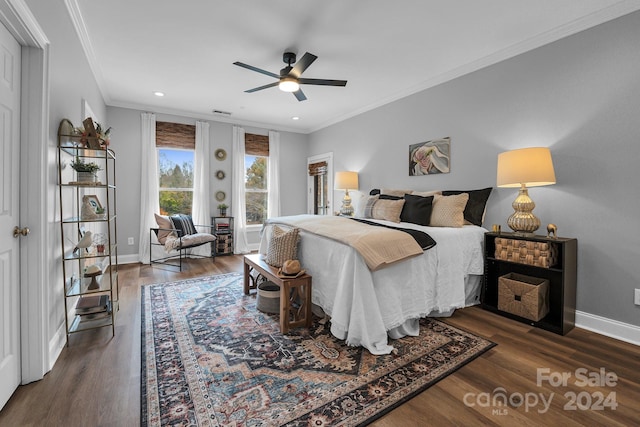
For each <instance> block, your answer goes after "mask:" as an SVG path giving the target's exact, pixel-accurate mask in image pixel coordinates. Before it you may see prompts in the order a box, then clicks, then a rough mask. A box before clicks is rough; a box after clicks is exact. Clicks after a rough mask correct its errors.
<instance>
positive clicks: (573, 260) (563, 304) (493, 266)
mask: <svg viewBox="0 0 640 427" xmlns="http://www.w3.org/2000/svg"><path fill="white" fill-rule="evenodd" d="M496 238H502V239H513V240H515V241H516V242H537V243H546V244H548V245H553V251H554V253H555V264H553V265H551V266H550V267H544V266H536V265H529V264H525V263H521V262H515V261H513V260H508V259H501V257H500V255H499V254H496ZM484 251H485V269H484V285H483V287H482V295H481V301H482V307H483V308H484V309H486V310H490V311H493V312H495V313H498V314H500V315H502V316H505V317H509V318H511V319H515V320H518V321H520V322H524V323H528V324H530V325H533V326H536V327H538V328H541V329H546V330H548V331H551V332H555V333H557V334H561V335H564V334H566V333H567V332H569V331H570V330H571V329H573V327H574V325H575V318H576V281H577V251H578V241H577V240H576V239H570V238H563V237H559V238H557V239H552V238H547V237H544V236H521V235H517V234H515V233H504V232H502V233H493V232H492V233H486V234H485V243H484ZM509 273H517V274H523V275H525V276H531V277H536V278H540V279H546V280H548V281H549V297H548V304H549V313H548V314H547V315H546V316H545V317H544V318H542V319H540V320H539V321H532V320H529V319H525V318H523V317H520V316H517V315H514V314H512V313H508V312H506V311H502V310H499V309H498V279H499V278H500V276H504V275H506V274H509Z"/></svg>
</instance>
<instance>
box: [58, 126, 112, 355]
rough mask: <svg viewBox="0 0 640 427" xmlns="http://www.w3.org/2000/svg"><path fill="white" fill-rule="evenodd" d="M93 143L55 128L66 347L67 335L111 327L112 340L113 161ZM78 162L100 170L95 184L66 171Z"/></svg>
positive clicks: (104, 149) (64, 128)
mask: <svg viewBox="0 0 640 427" xmlns="http://www.w3.org/2000/svg"><path fill="white" fill-rule="evenodd" d="M92 142H93V143H94V144H87V137H86V136H85V135H82V134H80V133H78V132H76V131H75V128H74V127H73V125H72V124H71V122H70V121H69V120H67V119H63V120H62V121H61V122H60V127H59V128H58V188H59V200H58V202H59V207H60V216H59V221H60V241H61V249H62V252H61V260H62V274H63V283H64V308H65V327H66V335H67V345H69V338H70V336H71V335H72V334H75V333H77V332H84V331H88V330H95V329H98V328H106V327H110V328H111V333H112V336H115V320H116V312H117V311H118V300H119V290H120V287H119V282H118V243H117V221H116V218H117V216H116V174H115V162H116V155H115V152H114V151H113V150H111V149H109V148H107V147H101V148H96V145H98V146H99V143H98V141H97V140H95V141H92ZM86 145H93V146H92V147H91V148H89V147H87V146H86ZM77 161H82V162H87V163H96V164H97V165H98V166H99V168H100V170H99V171H98V172H97V173H96V178H95V181H85V180H84V178H82V177H81V176H80V173H78V172H76V171H75V170H74V169H73V168H72V167H71V164H72V163H73V162H77ZM78 246H82V247H78Z"/></svg>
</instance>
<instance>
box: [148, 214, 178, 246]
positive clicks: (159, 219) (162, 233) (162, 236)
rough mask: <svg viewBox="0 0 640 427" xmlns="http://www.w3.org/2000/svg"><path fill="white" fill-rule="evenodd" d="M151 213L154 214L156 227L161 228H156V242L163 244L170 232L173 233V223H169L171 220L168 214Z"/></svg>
mask: <svg viewBox="0 0 640 427" xmlns="http://www.w3.org/2000/svg"><path fill="white" fill-rule="evenodd" d="M153 215H155V217H156V223H157V224H158V228H160V229H161V230H158V242H160V243H161V244H163V245H164V242H166V241H167V237H168V236H169V235H170V234H175V233H174V232H173V231H171V230H172V229H173V224H172V223H171V220H170V219H169V217H168V216H164V215H158V214H156V213H154V214H153Z"/></svg>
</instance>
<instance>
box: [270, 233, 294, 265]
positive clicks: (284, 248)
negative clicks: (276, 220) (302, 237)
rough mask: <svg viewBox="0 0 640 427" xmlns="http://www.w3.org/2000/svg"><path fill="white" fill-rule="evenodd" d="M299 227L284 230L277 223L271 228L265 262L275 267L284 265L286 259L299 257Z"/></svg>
mask: <svg viewBox="0 0 640 427" xmlns="http://www.w3.org/2000/svg"><path fill="white" fill-rule="evenodd" d="M299 232H300V229H299V228H295V227H294V228H290V229H288V230H283V229H282V228H280V227H278V226H277V225H274V226H273V229H272V230H271V239H270V240H269V246H267V256H266V258H265V262H266V263H267V264H269V265H272V266H274V267H282V264H284V262H285V261H287V260H290V259H298V233H299Z"/></svg>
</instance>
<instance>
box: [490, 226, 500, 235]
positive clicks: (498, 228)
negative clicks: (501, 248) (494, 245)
mask: <svg viewBox="0 0 640 427" xmlns="http://www.w3.org/2000/svg"><path fill="white" fill-rule="evenodd" d="M491 230H492V231H493V232H494V233H498V234H500V231H501V230H502V227H501V226H500V224H493V227H492V228H491Z"/></svg>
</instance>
